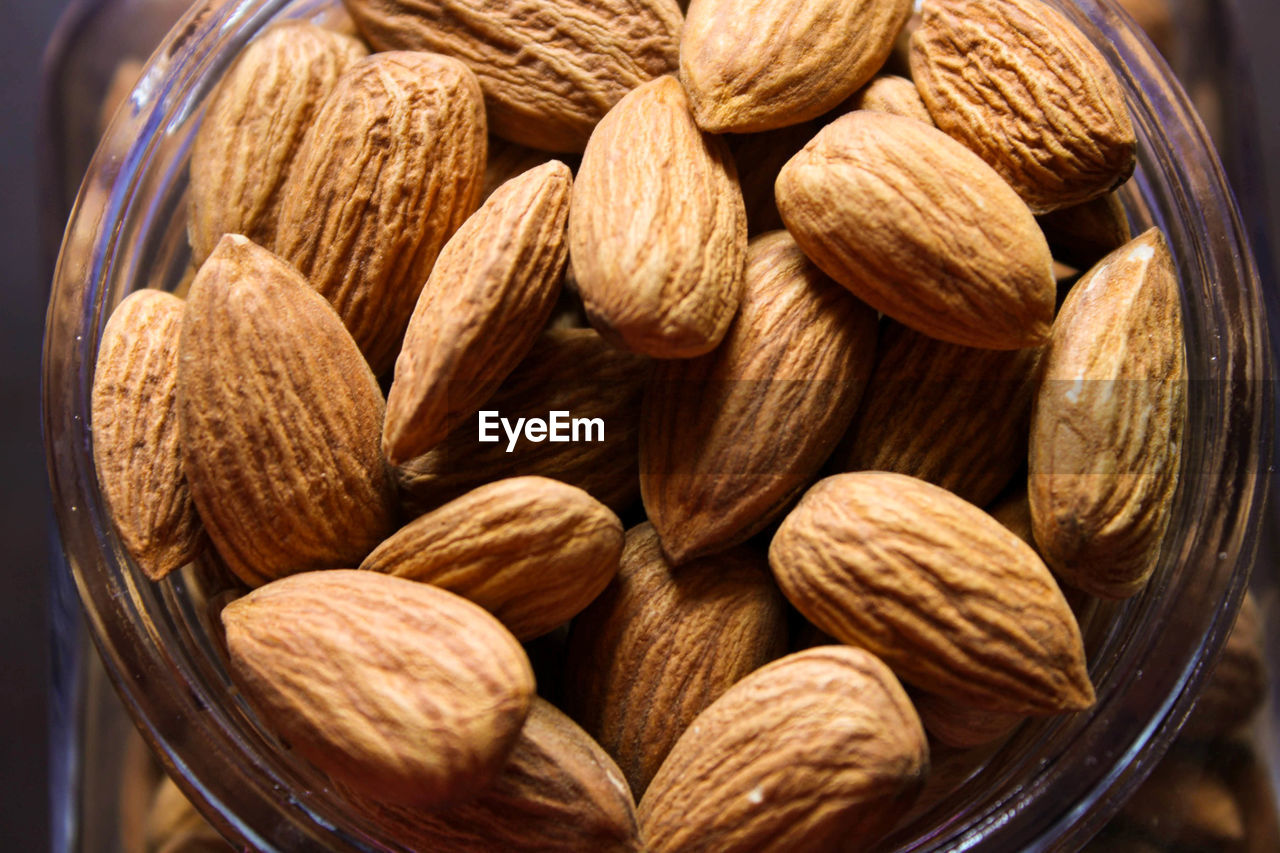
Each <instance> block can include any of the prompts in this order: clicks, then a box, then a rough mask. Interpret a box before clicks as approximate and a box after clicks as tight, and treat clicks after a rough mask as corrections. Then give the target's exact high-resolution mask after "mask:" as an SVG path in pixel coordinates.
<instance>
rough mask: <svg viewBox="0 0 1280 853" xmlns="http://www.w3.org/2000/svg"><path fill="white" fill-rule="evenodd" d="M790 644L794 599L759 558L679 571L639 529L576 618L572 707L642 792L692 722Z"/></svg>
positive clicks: (719, 559)
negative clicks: (611, 575) (789, 602)
mask: <svg viewBox="0 0 1280 853" xmlns="http://www.w3.org/2000/svg"><path fill="white" fill-rule="evenodd" d="M786 645H787V618H786V603H785V602H784V601H783V598H782V595H781V594H780V593H779V592H778V588H777V587H776V586H775V585H774V583H773V579H772V578H771V577H770V576H769V567H768V564H767V563H766V562H765V560H764V559H763V558H762V557H760V556H758V555H756V554H755V553H754V552H751V551H748V550H746V549H743V548H738V549H732V550H730V551H726V552H724V553H722V554H716V555H715V556H714V557H707V558H705V559H702V560H695V561H694V562H692V563H690V564H688V565H687V566H681V567H680V568H679V569H676V568H674V567H673V566H672V565H671V563H669V562H668V561H667V560H666V558H664V557H663V555H662V551H661V548H660V547H659V543H658V537H657V534H656V533H655V532H654V530H653V527H652V526H651V525H649V524H647V523H645V524H641V525H640V526H639V527H634V528H632V529H631V530H630V531H628V532H627V545H626V549H625V550H624V551H623V556H622V567H621V568H620V569H619V571H618V576H617V577H616V578H615V579H614V581H613V582H612V583H611V584H609V586H608V587H607V588H606V589H605V591H604V592H603V593H602V594H601V595H600V597H599V598H597V599H596V600H595V601H594V602H592V603H591V606H590V607H588V608H587V609H586V610H585V611H584V612H583V613H582V615H581V616H579V617H578V618H577V619H575V620H574V622H573V627H572V629H571V631H570V634H569V647H568V652H567V662H566V665H565V666H566V671H565V689H566V694H567V695H566V703H565V707H566V709H567V710H568V711H569V713H570V714H572V715H573V716H574V718H575V719H577V720H578V722H580V723H581V724H582V726H583V727H584V728H585V729H586V730H587V731H588V732H590V733H591V734H592V735H593V736H594V737H595V738H596V739H597V740H599V741H600V743H601V745H602V746H604V748H605V750H607V751H608V753H609V754H610V755H612V756H613V758H614V760H616V761H617V762H618V766H619V767H620V768H622V772H623V773H624V774H625V775H626V777H627V781H628V782H629V783H630V785H631V790H632V791H634V792H635V794H636V796H637V797H638V796H640V795H642V794H643V793H644V790H645V788H646V787H647V786H648V784H649V781H650V780H651V779H652V778H653V775H654V774H655V773H657V772H658V766H659V765H660V764H662V761H663V759H664V758H666V756H667V753H668V752H670V751H671V747H672V746H674V745H675V742H676V740H677V739H678V738H679V737H680V735H681V733H683V732H684V730H685V729H686V728H687V727H688V726H689V724H690V723H692V722H693V720H694V718H695V717H697V716H698V714H700V713H701V712H702V711H703V710H704V709H705V708H706V707H707V706H709V705H710V704H711V703H712V702H714V701H715V700H716V699H717V698H719V697H720V695H721V694H722V693H724V691H725V690H727V689H728V688H729V687H730V686H731V685H733V684H734V683H735V682H737V681H738V680H739V679H741V678H742V677H744V676H746V675H747V674H749V673H751V672H753V671H755V670H756V669H759V668H760V667H762V666H764V665H765V664H766V663H768V662H769V661H771V660H773V659H775V658H777V657H780V656H781V655H782V654H784V653H785V652H786Z"/></svg>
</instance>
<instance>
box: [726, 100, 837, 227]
mask: <svg viewBox="0 0 1280 853" xmlns="http://www.w3.org/2000/svg"><path fill="white" fill-rule="evenodd" d="M822 127H823V122H822V120H821V119H814V120H813V121H807V122H804V123H803V124H793V125H788V126H787V127H780V128H778V129H777V130H766V131H764V132H763V133H734V134H730V135H728V136H726V137H725V139H726V140H727V141H728V143H729V151H730V152H732V154H733V162H734V165H735V166H736V168H737V171H738V185H739V187H740V188H741V189H742V203H743V205H744V206H745V208H746V211H747V231H748V233H749V234H750V235H751V236H755V235H758V234H763V233H765V232H766V231H778V230H780V229H781V228H783V227H784V226H783V224H782V215H781V214H780V213H778V203H777V201H776V200H775V199H774V194H773V185H774V184H775V183H777V181H778V172H780V171H781V170H782V167H783V166H785V165H786V163H787V161H788V160H790V159H791V158H792V157H794V156H795V155H796V152H797V151H799V150H800V149H801V148H804V146H805V145H807V144H808V142H809V140H810V139H813V137H814V134H816V133H817V132H818V131H819V130H821V129H822Z"/></svg>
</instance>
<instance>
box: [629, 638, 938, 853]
mask: <svg viewBox="0 0 1280 853" xmlns="http://www.w3.org/2000/svg"><path fill="white" fill-rule="evenodd" d="M927 767H928V747H927V746H926V743H925V737H924V731H923V729H922V728H921V726H920V719H919V717H917V716H916V712H915V709H913V708H912V707H911V702H910V700H908V699H907V695H906V693H905V692H904V691H903V689H902V686H901V685H900V684H899V683H898V681H897V679H895V678H894V677H893V673H891V672H890V671H889V668H888V667H886V666H885V665H884V664H883V663H881V662H880V661H879V660H877V659H876V658H875V657H874V656H873V655H871V654H869V653H868V652H866V651H864V650H862V649H854V648H848V647H843V646H822V647H819V648H815V649H809V650H807V651H803V652H797V653H795V654H793V655H789V656H787V657H785V658H782V659H781V660H778V661H775V662H773V663H771V664H769V665H768V666H766V667H764V668H763V669H760V670H757V671H756V672H754V673H752V674H751V675H749V676H747V677H746V678H744V679H743V680H742V681H739V682H738V683H737V684H736V685H734V686H733V687H731V688H730V689H729V690H728V691H727V692H726V693H725V694H724V695H723V696H721V697H720V698H719V699H718V700H716V702H715V703H714V704H712V705H711V707H709V708H707V710H705V711H703V712H702V713H701V714H700V715H698V717H697V719H695V720H694V722H693V725H691V726H690V727H689V728H688V729H687V730H686V731H685V733H684V735H683V736H682V737H681V738H680V740H679V741H678V742H677V743H676V745H675V748H674V749H672V750H671V754H670V755H669V756H668V757H667V760H666V761H665V762H664V763H663V765H662V769H661V770H659V771H658V775H657V776H656V777H654V780H653V783H652V784H651V785H650V786H649V789H648V791H646V792H645V796H644V799H643V800H641V802H640V826H641V829H642V831H643V832H644V837H645V840H646V841H647V842H648V844H649V850H650V851H651V853H668V851H676V850H679V851H707V853H711V851H715V853H745V851H757V850H758V851H779V853H781V851H787V850H831V849H838V848H840V847H842V846H843V847H850V846H854V845H856V846H858V847H859V849H861V848H864V847H866V846H868V845H870V844H871V843H872V842H874V841H875V840H876V839H877V838H878V837H879V836H880V835H881V834H882V833H883V832H884V831H885V830H887V829H888V828H889V827H890V826H892V825H893V821H894V820H895V819H896V818H897V817H898V815H899V814H900V813H901V811H902V810H903V809H904V808H905V807H906V806H907V805H909V804H910V801H911V798H912V797H913V796H914V794H915V792H916V791H917V790H918V789H919V786H920V783H921V782H922V781H923V779H924V775H925V772H926V770H927Z"/></svg>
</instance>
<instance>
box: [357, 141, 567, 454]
mask: <svg viewBox="0 0 1280 853" xmlns="http://www.w3.org/2000/svg"><path fill="white" fill-rule="evenodd" d="M572 183H573V176H572V175H571V174H570V173H569V167H568V166H566V165H565V164H564V163H561V162H560V161H558V160H553V161H551V162H550V163H546V164H544V165H542V166H538V167H536V168H534V169H531V170H530V171H528V172H525V173H524V174H523V175H520V176H519V177H516V178H513V179H511V180H510V181H508V182H507V183H505V184H503V185H502V187H500V188H499V189H498V190H497V191H496V192H495V193H494V194H493V195H492V196H490V197H489V200H488V201H486V202H485V203H484V206H483V207H481V208H480V209H479V210H478V211H476V212H475V213H474V214H473V215H472V216H471V218H470V219H468V220H467V221H466V222H465V223H463V225H462V227H461V228H459V229H458V231H457V233H455V234H454V235H453V237H451V238H450V239H449V242H448V243H446V244H445V246H444V248H443V249H442V250H441V251H440V256H439V257H438V258H437V259H436V263H435V266H434V267H433V268H432V270H431V277H430V278H429V279H427V283H426V286H425V287H423V288H422V294H421V296H419V297H418V304H417V306H416V307H415V308H414V311H413V316H412V317H411V318H410V319H409V326H408V329H407V330H406V331H405V336H404V345H403V347H402V348H401V350H400V356H399V357H398V358H397V359H396V372H395V380H394V381H393V382H392V383H391V391H390V392H389V393H388V395H387V418H386V422H385V424H384V425H383V428H382V452H383V454H384V455H385V456H386V457H387V461H388V462H390V463H391V464H392V465H398V464H399V463H401V462H405V461H407V460H409V459H412V458H413V457H415V456H420V455H421V454H423V453H425V452H427V451H428V450H430V449H431V448H432V447H434V446H435V445H437V444H439V443H440V442H441V441H443V440H444V438H445V437H446V436H447V435H448V434H449V431H450V430H452V429H453V428H454V427H456V426H458V425H459V424H461V423H462V422H463V421H464V420H466V419H468V418H471V417H473V416H474V415H475V413H476V411H477V409H479V408H480V406H481V404H483V403H484V401H485V400H487V399H488V398H489V397H490V396H491V395H492V394H493V392H494V391H496V390H497V388H498V385H499V384H500V383H501V382H502V380H503V379H505V378H506V376H507V374H508V373H510V372H511V371H512V369H514V368H515V366H516V365H517V364H519V363H520V360H521V359H522V358H524V356H525V355H526V354H527V353H528V352H529V347H531V346H533V342H534V340H535V339H536V338H537V336H538V333H539V332H540V331H541V330H542V327H543V326H545V325H546V322H547V319H548V317H550V315H551V309H552V308H554V307H555V303H556V297H557V296H559V294H560V282H561V281H562V280H563V278H564V266H565V261H566V260H567V258H568V253H569V246H568V244H567V243H566V242H565V223H566V222H567V220H568V217H569V188H570V186H571V185H572Z"/></svg>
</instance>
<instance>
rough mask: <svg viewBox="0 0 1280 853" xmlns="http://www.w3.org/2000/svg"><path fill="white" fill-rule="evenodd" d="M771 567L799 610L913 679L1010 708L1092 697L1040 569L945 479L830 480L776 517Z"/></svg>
mask: <svg viewBox="0 0 1280 853" xmlns="http://www.w3.org/2000/svg"><path fill="white" fill-rule="evenodd" d="M769 565H770V566H772V567H773V573H774V576H775V577H776V578H777V580H778V585H779V586H780V587H781V588H782V592H783V594H784V595H786V596H787V598H788V599H789V600H790V601H791V603H792V604H793V605H794V606H795V608H796V609H797V610H799V611H800V612H801V613H802V614H804V616H805V618H807V619H808V620H809V621H810V622H812V623H813V624H814V625H816V626H818V627H819V628H821V629H822V630H824V631H826V632H827V633H829V634H831V635H832V636H833V637H835V638H836V639H838V640H840V641H841V642H844V643H850V644H852V645H857V646H862V647H864V648H866V649H869V650H870V651H872V652H873V653H875V654H877V655H879V656H881V657H882V658H884V660H885V662H886V663H888V664H889V666H891V667H893V670H894V672H896V673H898V674H899V675H900V676H901V677H902V679H903V680H904V681H907V682H909V683H911V684H914V685H915V686H917V687H919V688H920V689H921V690H925V691H928V692H930V693H936V694H938V695H939V696H942V697H944V698H947V699H951V700H954V701H958V702H964V703H967V704H970V705H973V706H974V707H977V708H983V709H987V710H992V711H1005V712H1008V713H1018V714H1052V713H1058V712H1061V711H1075V710H1081V709H1083V708H1088V707H1089V706H1090V705H1092V704H1093V701H1094V694H1093V686H1092V685H1091V684H1090V682H1089V675H1088V673H1087V672H1086V671H1085V656H1084V647H1083V645H1082V642H1081V639H1080V629H1079V628H1078V627H1077V625H1076V620H1075V617H1074V616H1072V614H1071V609H1070V608H1069V607H1068V606H1067V601H1066V599H1065V598H1063V595H1062V592H1061V590H1059V589H1058V585H1057V583H1056V582H1055V581H1054V579H1053V576H1052V575H1050V574H1049V570H1048V569H1047V568H1045V565H1044V564H1043V563H1042V562H1040V558H1039V557H1037V556H1036V554H1035V552H1034V551H1032V550H1031V548H1030V546H1028V545H1027V544H1026V543H1024V542H1023V541H1022V540H1020V539H1018V537H1017V536H1015V535H1014V534H1013V533H1011V532H1009V531H1008V530H1006V529H1005V528H1004V527H1003V526H1001V525H1000V523H999V522H997V521H996V520H995V519H993V518H992V517H991V516H989V515H987V514H986V513H985V512H983V511H982V510H980V509H978V508H977V507H976V506H973V505H972V504H970V503H967V502H966V501H964V500H962V499H960V498H958V497H956V496H955V495H953V494H951V493H950V492H948V491H946V490H945V489H941V488H939V487H937V486H934V485H931V484H929V483H926V482H924V481H923V480H916V479H914V478H912V477H907V476H904V475H902V474H892V473H887V472H881V471H865V472H862V473H857V474H839V475H837V476H835V477H828V478H827V479H825V480H822V481H821V482H819V483H818V484H817V485H816V486H814V487H813V488H811V489H810V490H809V491H808V492H806V493H805V496H804V497H803V498H801V500H800V503H799V505H797V506H796V508H795V509H794V510H792V511H791V513H790V514H789V515H788V516H787V517H786V518H785V519H784V520H783V522H782V526H781V527H779V528H778V532H777V534H776V535H775V536H774V538H773V542H772V544H771V545H770V547H769Z"/></svg>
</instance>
